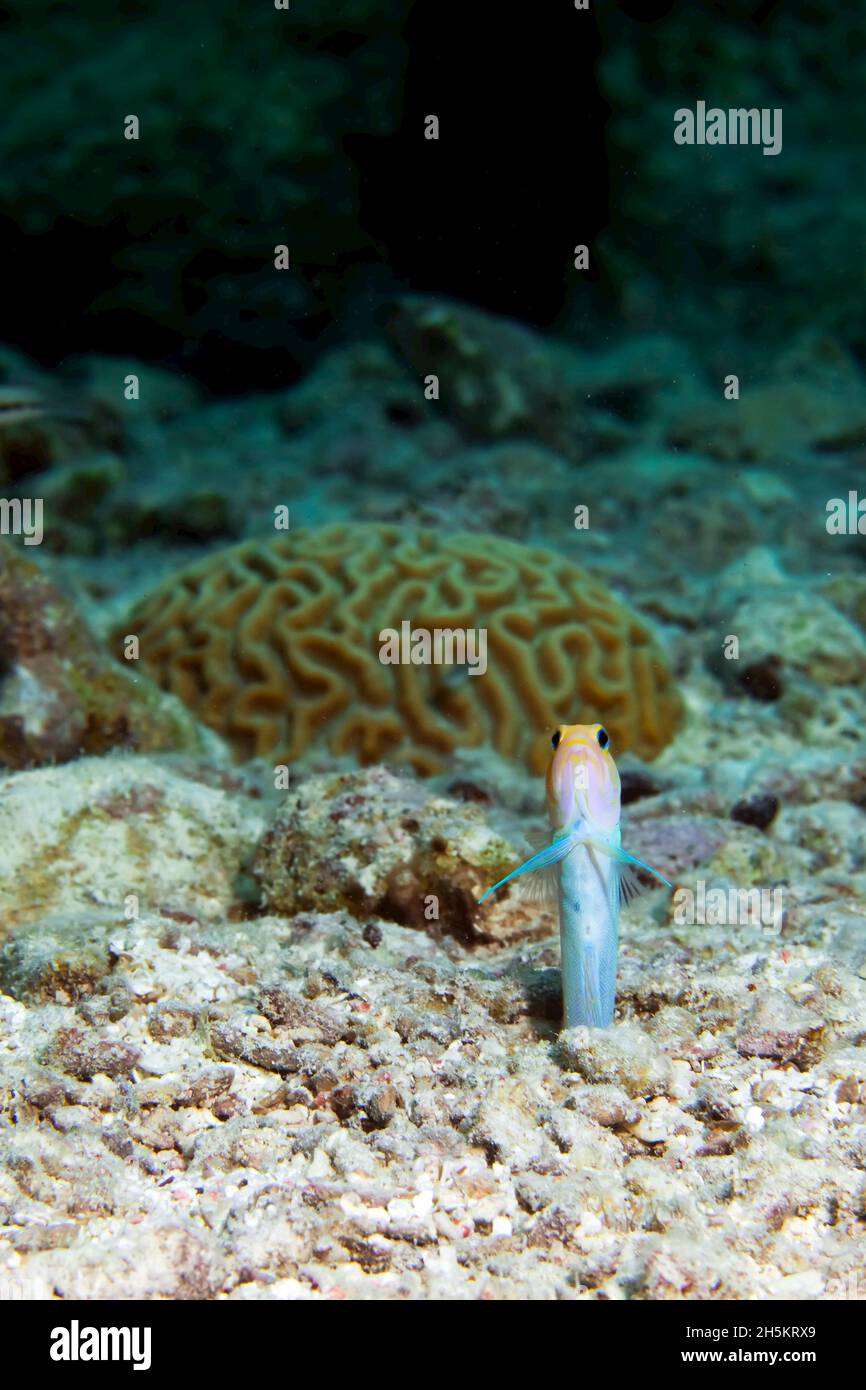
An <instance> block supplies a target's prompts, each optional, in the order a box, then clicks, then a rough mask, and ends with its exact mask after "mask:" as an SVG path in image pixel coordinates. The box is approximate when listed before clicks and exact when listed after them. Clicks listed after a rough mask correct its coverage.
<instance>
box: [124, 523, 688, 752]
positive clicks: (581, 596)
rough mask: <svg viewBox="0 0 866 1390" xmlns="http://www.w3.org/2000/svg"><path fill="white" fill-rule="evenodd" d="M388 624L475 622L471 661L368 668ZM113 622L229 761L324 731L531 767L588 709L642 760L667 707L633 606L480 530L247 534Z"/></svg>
mask: <svg viewBox="0 0 866 1390" xmlns="http://www.w3.org/2000/svg"><path fill="white" fill-rule="evenodd" d="M404 620H409V621H410V622H411V624H412V626H413V627H414V628H419V627H425V628H428V629H435V628H464V629H465V628H475V629H480V628H485V629H486V630H487V669H486V672H485V673H484V674H483V675H482V674H477V675H470V674H468V672H467V671H466V670H465V668H460V667H455V666H445V665H440V666H436V665H427V666H424V665H419V666H413V665H383V664H382V663H381V662H380V660H379V649H380V645H381V644H380V640H379V633H380V630H381V629H383V628H396V629H398V630H399V629H400V626H401V623H402V622H403V621H404ZM122 633H136V634H138V636H139V637H140V641H141V646H140V651H141V658H142V660H143V662H144V665H145V667H146V669H147V670H148V671H149V672H150V674H151V675H153V676H154V677H155V678H156V679H157V681H159V683H160V684H161V685H163V686H164V687H166V688H167V689H170V690H172V691H173V692H175V693H176V694H177V695H179V696H180V697H181V698H182V699H183V700H185V701H186V702H187V704H189V705H190V706H191V707H192V708H193V709H194V710H195V711H196V712H197V713H198V714H199V716H200V717H201V718H202V719H203V720H204V722H205V723H207V724H209V725H210V726H211V727H212V728H214V729H217V730H218V731H219V732H220V733H222V734H224V735H225V736H226V737H227V738H228V739H229V740H230V742H231V744H232V746H233V747H234V749H235V751H236V753H237V754H238V755H239V756H240V757H249V756H254V755H259V754H262V755H264V754H267V755H269V756H274V757H275V758H276V759H277V760H279V761H281V762H283V761H285V762H291V761H292V760H293V759H296V758H298V757H299V756H300V755H302V754H303V753H305V752H306V751H307V749H308V748H310V747H311V745H313V744H314V743H316V742H317V741H319V740H324V741H325V742H326V744H327V746H328V747H329V748H330V749H331V750H332V752H334V753H337V754H350V755H352V754H353V755H355V756H356V757H357V758H358V759H359V760H360V761H361V762H362V763H371V762H376V761H379V760H381V759H386V760H387V759H391V760H396V761H403V762H408V763H410V764H411V765H413V766H414V767H415V768H416V770H417V771H419V772H421V773H423V774H429V773H432V772H435V771H437V770H438V769H439V768H440V767H441V766H442V764H443V761H444V760H445V759H446V758H447V756H448V754H449V753H450V752H451V751H452V750H453V749H455V748H458V747H471V746H476V745H479V744H489V745H492V746H493V747H494V748H495V749H496V750H497V751H498V752H499V753H501V754H503V755H505V756H507V757H513V758H522V759H524V760H525V761H526V763H527V764H528V765H529V767H530V768H531V769H532V770H534V771H536V772H539V771H541V770H542V769H543V767H544V766H545V765H546V762H547V758H548V754H549V737H550V731H551V728H552V727H553V726H554V725H555V724H557V723H559V722H563V721H569V722H572V723H573V722H574V721H576V720H577V721H580V722H589V721H592V720H595V719H597V718H598V719H603V720H604V722H605V724H606V725H607V726H608V728H609V730H610V732H611V735H612V737H613V739H614V745H615V747H616V748H618V749H624V748H631V749H634V750H635V751H636V752H637V753H639V754H641V755H642V756H644V757H653V756H654V755H655V754H656V753H658V752H659V750H660V749H661V748H662V747H664V745H665V744H666V743H667V742H668V740H669V739H670V738H671V736H672V734H673V732H674V729H675V727H676V725H677V723H678V721H679V718H680V713H681V703H680V699H679V696H678V694H677V693H676V690H675V689H674V687H673V682H672V678H671V674H670V671H669V670H668V668H667V666H666V664H665V661H664V659H663V657H662V654H661V653H660V651H659V649H658V648H657V647H656V646H655V645H654V643H653V641H652V639H651V637H650V634H649V632H648V631H647V629H646V628H645V627H644V626H643V624H642V623H641V622H640V621H639V620H638V619H637V618H636V617H635V615H634V614H633V613H631V612H630V611H629V610H628V609H626V608H624V607H622V605H620V604H619V603H618V602H617V601H616V600H615V599H614V598H613V597H612V595H611V594H610V593H609V592H608V591H607V590H606V589H605V588H604V587H603V586H602V585H601V584H599V583H598V582H596V581H595V580H594V579H592V578H591V577H590V576H589V575H587V574H586V573H585V572H584V571H582V570H579V569H576V568H575V567H574V566H573V565H571V564H569V563H568V562H567V561H566V560H564V559H562V557H561V556H559V555H555V554H552V553H550V552H548V551H545V550H540V549H536V548H534V547H528V546H523V545H518V544H516V543H515V542H512V541H504V540H502V539H500V538H499V537H493V536H475V535H469V534H456V535H454V534H452V535H440V534H437V533H434V532H411V531H409V532H407V531H405V530H403V529H402V528H398V527H396V526H384V525H376V524H372V523H370V524H357V525H354V524H352V525H343V524H340V525H334V526H327V527H323V528H321V529H318V530H307V531H296V532H294V533H292V534H291V535H288V536H285V537H281V538H279V539H274V540H271V541H267V542H260V541H249V542H246V543H244V544H243V545H239V546H235V547H232V548H231V549H229V550H225V551H222V552H219V553H218V554H216V555H213V556H211V557H209V558H208V559H207V560H205V561H203V562H202V563H200V564H198V565H196V566H195V567H193V568H191V569H188V570H186V571H184V572H182V573H181V574H179V575H177V576H174V577H172V578H171V579H170V580H169V581H168V582H167V583H165V584H164V585H162V586H161V587H160V588H158V589H157V590H156V591H155V592H153V593H152V594H150V595H149V596H148V597H147V599H146V600H145V601H143V602H142V603H141V604H139V606H138V607H137V608H136V609H135V610H134V611H133V613H132V615H131V616H130V617H129V618H128V619H127V621H126V624H125V626H124V628H123V630H122ZM122 633H118V634H117V641H118V643H119V640H120V637H121V636H122Z"/></svg>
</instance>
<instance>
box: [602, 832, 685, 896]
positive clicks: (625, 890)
mask: <svg viewBox="0 0 866 1390" xmlns="http://www.w3.org/2000/svg"><path fill="white" fill-rule="evenodd" d="M585 843H586V844H588V845H592V847H593V849H600V850H601V851H602V853H603V854H609V855H610V857H611V859H616V860H617V862H618V863H619V864H622V865H626V864H634V865H635V866H636V867H637V868H638V869H645V870H646V872H647V873H648V874H652V875H653V876H654V877H655V878H660V879H661V881H662V883H664V884H666V885H667V886H668V888H673V886H674V885H673V884H672V883H671V881H670V879H669V878H665V876H664V874H662V873H659V871H658V869H654V868H653V866H652V864H645V863H644V862H643V860H642V859H636V858H635V856H634V855H633V854H629V853H628V851H627V850H624V849H621V848H620V846H619V845H612V844H610V843H609V842H608V841H607V840H593V839H588V840H586V841H585ZM620 880H621V888H622V895H623V899H624V900H625V902H629V901H630V900H631V898H633V897H635V896H636V894H637V893H639V892H640V884H638V883H637V882H636V880H635V878H634V875H632V874H629V873H627V872H626V870H625V869H623V871H622V873H621V874H620Z"/></svg>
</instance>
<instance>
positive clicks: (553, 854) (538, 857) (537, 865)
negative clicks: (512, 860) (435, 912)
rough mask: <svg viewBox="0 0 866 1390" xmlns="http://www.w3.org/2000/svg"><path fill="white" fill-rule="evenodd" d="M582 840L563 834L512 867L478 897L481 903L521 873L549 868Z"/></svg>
mask: <svg viewBox="0 0 866 1390" xmlns="http://www.w3.org/2000/svg"><path fill="white" fill-rule="evenodd" d="M581 842H582V841H581V836H580V835H563V836H562V838H561V839H558V840H554V841H553V843H552V844H550V845H546V846H545V848H544V849H542V850H539V852H538V854H533V856H532V858H531V859H527V860H526V863H525V864H521V865H520V867H519V868H517V869H512V871H511V873H510V874H506V876H505V878H501V879H500V880H499V882H498V883H494V885H493V887H492V888H488V889H487V892H486V893H484V894H482V896H481V897H480V898H479V899H478V901H479V903H483V902H484V899H485V898H489V897H490V894H491V893H495V892H496V890H497V888H502V887H503V886H504V885H505V884H506V883H510V882H511V880H512V879H513V878H519V877H520V875H521V874H532V873H535V872H536V870H538V869H548V868H550V867H551V865H553V864H558V863H559V862H560V860H562V859H564V858H565V856H566V855H567V854H570V853H571V851H572V850H573V849H574V847H575V845H579V844H580V843H581Z"/></svg>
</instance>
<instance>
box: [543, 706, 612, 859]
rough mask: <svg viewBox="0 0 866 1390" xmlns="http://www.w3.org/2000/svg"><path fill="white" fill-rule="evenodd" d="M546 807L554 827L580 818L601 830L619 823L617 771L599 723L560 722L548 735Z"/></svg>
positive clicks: (602, 727)
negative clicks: (548, 756)
mask: <svg viewBox="0 0 866 1390" xmlns="http://www.w3.org/2000/svg"><path fill="white" fill-rule="evenodd" d="M551 744H552V747H553V757H552V758H551V761H550V766H549V767H548V769H547V808H548V812H549V814H550V823H551V825H552V826H553V827H554V829H556V830H561V829H563V828H564V827H566V826H570V825H573V824H574V823H575V821H577V820H578V819H583V820H584V821H586V822H587V823H588V824H589V825H590V826H591V827H593V828H594V829H597V830H599V831H600V832H602V833H609V832H610V831H613V830H615V829H616V827H617V825H618V824H619V807H620V790H619V786H620V784H619V773H618V772H617V770H616V763H615V762H614V760H613V757H612V755H611V751H610V737H609V735H608V733H607V730H606V729H605V727H604V725H603V724H561V725H560V726H559V728H558V729H557V730H556V732H555V733H554V735H553V738H552V739H551Z"/></svg>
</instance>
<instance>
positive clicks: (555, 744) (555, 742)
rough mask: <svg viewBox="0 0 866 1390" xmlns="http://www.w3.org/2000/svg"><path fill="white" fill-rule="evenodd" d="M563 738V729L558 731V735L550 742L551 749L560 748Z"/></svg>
mask: <svg viewBox="0 0 866 1390" xmlns="http://www.w3.org/2000/svg"><path fill="white" fill-rule="evenodd" d="M561 738H562V730H561V729H557V731H556V733H555V734H554V735H553V738H552V739H551V740H550V746H551V748H558V747H559V743H560V740H561Z"/></svg>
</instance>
